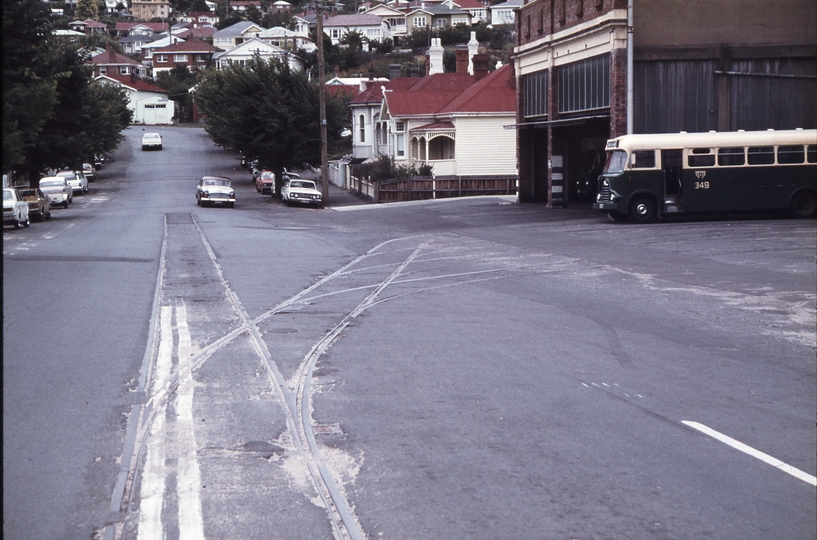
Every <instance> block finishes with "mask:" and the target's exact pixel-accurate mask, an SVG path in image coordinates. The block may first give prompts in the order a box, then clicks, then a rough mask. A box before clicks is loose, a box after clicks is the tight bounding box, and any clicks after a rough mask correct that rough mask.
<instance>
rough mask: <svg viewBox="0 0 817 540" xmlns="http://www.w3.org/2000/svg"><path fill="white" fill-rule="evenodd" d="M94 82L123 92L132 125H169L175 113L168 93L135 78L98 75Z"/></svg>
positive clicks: (173, 103)
mask: <svg viewBox="0 0 817 540" xmlns="http://www.w3.org/2000/svg"><path fill="white" fill-rule="evenodd" d="M95 80H97V81H99V82H101V83H102V84H111V85H114V86H118V87H119V88H122V89H124V90H125V92H126V93H127V95H128V108H129V109H130V110H131V111H133V123H135V124H144V125H148V126H152V125H157V124H170V123H172V121H173V116H174V115H175V113H176V110H175V102H174V101H171V100H169V99H168V94H169V92H168V91H167V90H165V89H164V88H159V87H158V86H155V85H153V84H150V83H148V82H145V81H143V80H141V79H138V78H136V77H135V76H122V75H99V76H97V77H95Z"/></svg>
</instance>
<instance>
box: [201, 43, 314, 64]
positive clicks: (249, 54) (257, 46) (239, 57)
mask: <svg viewBox="0 0 817 540" xmlns="http://www.w3.org/2000/svg"><path fill="white" fill-rule="evenodd" d="M253 58H261V59H270V58H277V59H278V60H284V61H288V62H289V67H290V68H292V69H293V70H299V71H300V70H302V69H303V64H302V62H301V60H300V58H298V57H297V56H296V55H294V54H292V53H291V52H287V51H285V50H284V49H282V48H280V47H276V46H275V45H273V44H271V43H268V42H266V41H263V40H261V39H258V38H251V39H249V40H248V41H245V42H244V43H241V44H240V45H238V46H237V47H234V48H232V49H230V50H229V51H224V52H221V53H216V54H215V55H214V56H213V60H214V61H215V63H216V67H218V68H219V69H222V68H225V67H227V66H229V65H239V66H243V65H245V64H248V63H249V62H250V60H252V59H253Z"/></svg>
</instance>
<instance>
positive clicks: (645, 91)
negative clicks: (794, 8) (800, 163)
mask: <svg viewBox="0 0 817 540" xmlns="http://www.w3.org/2000/svg"><path fill="white" fill-rule="evenodd" d="M718 69H719V68H718V60H663V61H649V62H636V64H635V72H634V85H635V88H634V92H635V93H634V102H635V103H634V105H635V111H634V112H635V117H634V128H635V132H636V133H674V132H678V131H689V132H701V131H709V130H716V129H718V115H719V114H720V113H719V111H718V108H719V103H718V86H717V85H718V78H719V77H726V78H727V80H728V89H729V103H728V104H724V106H728V108H729V110H728V111H724V114H728V117H729V129H730V130H737V129H745V130H763V129H793V128H796V127H802V128H807V129H808V128H815V127H817V98H815V96H817V78H814V77H815V76H817V60H815V59H813V58H806V59H803V58H788V59H785V58H784V59H759V60H733V61H732V62H730V66H729V68H728V69H727V70H725V71H727V72H728V73H722V74H716V73H715V72H716V71H717V70H718ZM748 74H752V75H748ZM764 74H766V75H772V76H762V75H764ZM778 75H782V76H778ZM792 76H794V77H792ZM809 77H810V78H809Z"/></svg>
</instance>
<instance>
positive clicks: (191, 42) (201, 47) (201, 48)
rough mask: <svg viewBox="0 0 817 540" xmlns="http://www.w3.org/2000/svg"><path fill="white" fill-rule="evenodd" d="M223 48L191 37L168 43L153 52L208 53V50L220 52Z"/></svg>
mask: <svg viewBox="0 0 817 540" xmlns="http://www.w3.org/2000/svg"><path fill="white" fill-rule="evenodd" d="M221 50H222V49H220V48H218V47H216V46H215V45H210V44H209V43H207V42H205V41H202V40H200V39H196V38H190V39H188V40H187V41H179V42H178V43H174V44H172V45H168V46H166V47H160V48H158V49H154V51H153V53H154V54H156V53H174V52H187V53H208V52H220V51H221Z"/></svg>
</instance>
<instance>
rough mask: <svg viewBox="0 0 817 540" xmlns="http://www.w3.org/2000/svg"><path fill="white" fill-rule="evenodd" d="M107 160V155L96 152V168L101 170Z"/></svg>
mask: <svg viewBox="0 0 817 540" xmlns="http://www.w3.org/2000/svg"><path fill="white" fill-rule="evenodd" d="M104 162H105V156H104V155H103V154H95V155H94V169H96V170H99V169H101V168H102V164H103V163H104Z"/></svg>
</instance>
